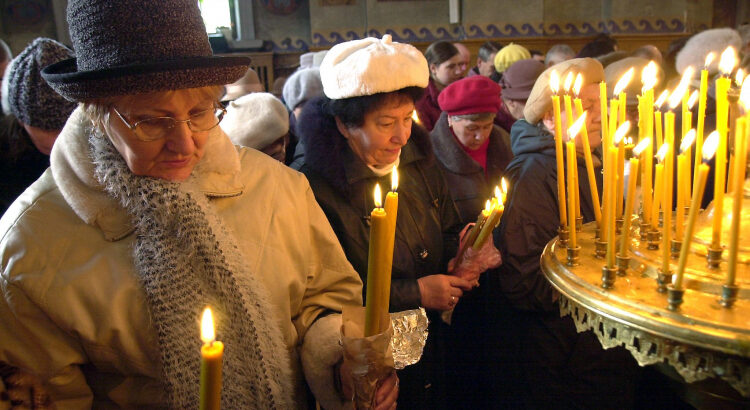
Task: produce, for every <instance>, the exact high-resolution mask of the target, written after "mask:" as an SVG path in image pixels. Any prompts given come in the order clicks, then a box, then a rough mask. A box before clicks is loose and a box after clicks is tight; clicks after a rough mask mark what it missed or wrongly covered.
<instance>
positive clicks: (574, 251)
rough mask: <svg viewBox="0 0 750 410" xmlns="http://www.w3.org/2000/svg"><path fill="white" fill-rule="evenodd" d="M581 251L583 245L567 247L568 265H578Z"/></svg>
mask: <svg viewBox="0 0 750 410" xmlns="http://www.w3.org/2000/svg"><path fill="white" fill-rule="evenodd" d="M580 252H581V247H580V246H576V247H575V248H570V247H569V248H567V254H568V255H567V256H568V263H567V265H568V266H571V267H572V266H578V259H579V254H580Z"/></svg>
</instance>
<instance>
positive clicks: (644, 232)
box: [639, 222, 651, 242]
mask: <svg viewBox="0 0 750 410" xmlns="http://www.w3.org/2000/svg"><path fill="white" fill-rule="evenodd" d="M639 230H640V233H641V242H646V241H648V233H649V232H651V224H650V223H647V222H641V226H640V228H639Z"/></svg>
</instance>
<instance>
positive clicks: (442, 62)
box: [415, 41, 464, 131]
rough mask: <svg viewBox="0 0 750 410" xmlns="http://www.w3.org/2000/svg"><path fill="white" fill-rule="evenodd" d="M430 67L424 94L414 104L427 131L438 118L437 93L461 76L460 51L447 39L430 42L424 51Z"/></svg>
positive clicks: (439, 111)
mask: <svg viewBox="0 0 750 410" xmlns="http://www.w3.org/2000/svg"><path fill="white" fill-rule="evenodd" d="M424 56H425V58H426V59H427V64H428V67H429V69H430V82H429V84H428V85H427V90H425V93H424V95H423V96H422V98H421V99H419V100H418V101H417V102H416V104H415V106H416V110H417V116H418V117H419V121H420V123H421V124H422V126H423V127H425V129H427V131H432V128H433V127H434V126H435V123H436V122H437V120H438V118H440V113H441V112H442V111H441V110H440V105H439V104H438V95H440V91H442V90H443V88H445V87H447V86H448V85H450V84H451V83H453V82H454V81H457V80H460V79H461V78H463V73H464V71H462V70H461V61H462V57H461V53H459V51H458V49H457V48H456V46H455V45H453V44H451V43H450V42H448V41H437V42H434V43H432V44H430V46H429V47H427V50H426V51H425V53H424Z"/></svg>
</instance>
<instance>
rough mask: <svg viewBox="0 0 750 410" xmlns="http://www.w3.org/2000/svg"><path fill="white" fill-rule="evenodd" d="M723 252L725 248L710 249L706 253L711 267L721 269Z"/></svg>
mask: <svg viewBox="0 0 750 410" xmlns="http://www.w3.org/2000/svg"><path fill="white" fill-rule="evenodd" d="M722 252H723V249H709V250H708V254H706V262H708V267H709V268H711V269H719V265H721V254H722Z"/></svg>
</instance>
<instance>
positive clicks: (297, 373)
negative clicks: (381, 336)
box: [0, 0, 398, 409]
mask: <svg viewBox="0 0 750 410" xmlns="http://www.w3.org/2000/svg"><path fill="white" fill-rule="evenodd" d="M67 11H68V12H67V17H68V23H69V27H70V32H71V38H72V40H73V45H74V48H75V50H76V55H77V59H68V60H64V61H61V62H59V63H56V64H53V65H51V66H48V67H46V68H45V69H44V70H43V75H44V77H45V79H46V81H47V82H48V83H49V84H50V85H51V86H52V87H53V88H54V89H55V90H56V91H57V92H59V93H60V94H61V95H63V96H65V97H66V98H68V99H69V100H74V101H78V102H80V103H81V104H80V105H79V107H78V108H77V109H76V110H75V111H74V112H73V114H72V115H71V118H70V119H69V120H68V122H67V123H66V125H65V127H64V129H63V131H62V133H61V134H60V136H59V138H58V140H57V142H56V143H55V145H54V148H53V149H52V155H51V165H50V169H49V170H48V171H47V172H45V174H43V175H42V177H41V178H40V179H39V180H37V181H36V182H35V183H34V184H33V185H32V186H31V187H30V188H29V189H27V190H26V191H25V192H24V193H23V194H22V195H21V197H20V198H19V199H17V200H16V201H15V202H14V203H13V204H12V205H11V207H10V209H9V210H8V212H6V213H5V215H4V216H3V217H2V219H0V275H1V277H0V290H1V291H2V297H0V335H2V337H0V364H5V365H10V366H13V367H14V368H16V369H20V370H21V371H23V372H24V373H25V375H27V376H31V377H33V378H34V379H35V380H36V382H37V383H36V384H35V385H34V387H33V389H34V397H35V398H38V397H39V395H40V391H46V392H47V396H48V400H49V401H50V402H51V404H54V405H55V406H56V407H57V408H59V409H88V408H92V407H93V408H175V409H195V408H198V406H199V391H200V383H199V378H200V376H199V375H200V373H201V354H200V352H201V346H202V342H201V336H200V326H199V318H200V316H201V312H202V311H203V309H204V308H205V307H206V306H210V307H211V308H212V309H213V311H214V314H215V318H216V335H217V337H216V339H217V340H220V341H221V342H223V345H224V350H223V387H222V391H221V404H222V407H223V408H227V409H252V408H257V409H292V408H308V406H310V402H311V397H309V396H308V395H307V393H306V391H307V389H306V386H305V380H307V382H308V383H307V384H308V386H309V388H310V390H312V392H313V394H314V395H315V399H317V401H318V402H319V403H320V404H321V406H322V407H324V408H340V407H342V406H343V405H345V404H346V401H347V400H346V399H347V398H350V397H351V393H350V392H349V391H347V388H346V386H349V385H350V384H349V383H348V382H347V381H348V380H350V378H348V377H347V376H346V372H337V371H336V369H337V368H338V367H339V366H338V365H339V363H340V360H341V356H342V351H341V346H340V345H339V343H338V341H339V336H340V326H341V320H340V314H338V312H340V310H341V307H342V306H343V305H361V303H362V298H361V281H360V279H359V278H358V276H357V274H356V272H355V271H354V270H353V269H352V267H351V265H350V264H349V262H348V261H347V260H346V258H345V256H344V253H343V252H342V250H341V247H340V245H339V244H338V242H337V240H336V237H335V236H334V234H333V231H332V230H331V227H330V225H329V224H328V222H327V221H326V218H325V215H324V214H323V212H322V211H321V209H320V207H319V206H318V205H317V203H316V202H315V199H314V197H313V195H312V192H311V190H310V187H309V185H308V183H307V181H306V180H305V178H304V177H302V176H301V175H300V174H299V173H297V172H293V171H291V170H289V169H288V168H286V167H284V166H283V165H282V164H280V163H279V162H278V161H275V160H273V159H271V158H269V157H268V156H266V155H264V154H262V153H260V152H257V151H254V150H249V149H244V148H238V147H235V146H234V145H233V144H232V143H231V142H230V140H229V139H228V138H227V136H226V135H225V134H224V133H223V132H222V130H221V128H220V127H218V124H219V118H220V117H221V115H220V110H219V109H218V107H219V105H218V99H219V97H220V95H221V85H222V84H227V83H231V82H232V81H234V80H236V79H237V78H239V77H240V76H241V75H242V74H243V73H244V72H245V71H246V70H247V65H248V63H249V61H248V59H246V58H244V57H215V56H213V55H212V52H211V48H210V46H209V44H208V39H207V37H206V31H205V27H204V25H203V21H202V18H201V16H200V11H199V9H198V6H197V3H196V2H194V1H191V0H164V1H159V2H154V1H151V0H133V1H129V2H111V1H109V0H72V1H69V2H68V10H67ZM91 28H96V30H95V31H91V30H92V29H91ZM175 33H179V35H175ZM113 44H116V45H118V47H113V46H112V45H113ZM155 45H158V47H155ZM14 380H15V381H16V382H17V380H18V379H14ZM337 385H338V386H344V387H337ZM396 385H397V379H396V377H395V376H393V377H391V378H389V379H386V380H385V381H384V382H383V383H382V385H381V389H380V390H379V392H378V395H377V396H376V397H377V398H378V404H379V407H378V408H381V409H384V408H392V407H394V406H395V399H396V395H397V391H398V390H397V388H396V387H395V386H396ZM9 386H10V387H11V388H12V389H13V392H11V393H15V392H16V391H17V390H18V389H19V388H22V387H23V386H18V384H17V383H16V384H11V385H9ZM40 388H41V389H40ZM0 393H2V396H5V392H0ZM9 395H10V394H9ZM11 397H18V396H16V395H12V396H11ZM38 403H39V402H38V401H37V404H38ZM26 404H29V403H26Z"/></svg>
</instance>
